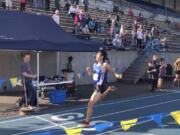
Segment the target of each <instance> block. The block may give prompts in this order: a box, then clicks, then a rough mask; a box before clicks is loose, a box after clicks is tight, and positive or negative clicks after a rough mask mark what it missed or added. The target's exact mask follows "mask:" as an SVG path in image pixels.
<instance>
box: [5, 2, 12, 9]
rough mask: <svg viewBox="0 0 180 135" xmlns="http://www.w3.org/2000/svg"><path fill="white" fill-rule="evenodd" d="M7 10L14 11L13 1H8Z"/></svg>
mask: <svg viewBox="0 0 180 135" xmlns="http://www.w3.org/2000/svg"><path fill="white" fill-rule="evenodd" d="M5 2H6V9H7V10H11V9H12V0H6V1H5Z"/></svg>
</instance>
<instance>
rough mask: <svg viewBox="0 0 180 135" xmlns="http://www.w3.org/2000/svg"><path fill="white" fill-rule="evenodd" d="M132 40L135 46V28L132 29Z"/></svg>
mask: <svg viewBox="0 0 180 135" xmlns="http://www.w3.org/2000/svg"><path fill="white" fill-rule="evenodd" d="M131 34H132V40H131V45H132V46H135V45H136V30H135V28H133V29H132V33H131Z"/></svg>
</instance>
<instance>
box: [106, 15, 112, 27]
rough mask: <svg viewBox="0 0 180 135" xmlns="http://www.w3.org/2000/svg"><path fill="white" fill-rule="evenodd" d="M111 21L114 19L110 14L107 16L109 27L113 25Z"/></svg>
mask: <svg viewBox="0 0 180 135" xmlns="http://www.w3.org/2000/svg"><path fill="white" fill-rule="evenodd" d="M111 22H112V20H111V15H109V16H108V18H107V20H106V24H107V25H108V27H110V26H111Z"/></svg>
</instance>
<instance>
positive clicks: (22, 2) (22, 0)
mask: <svg viewBox="0 0 180 135" xmlns="http://www.w3.org/2000/svg"><path fill="white" fill-rule="evenodd" d="M26 2H27V1H26V0H19V3H20V11H25V10H26Z"/></svg>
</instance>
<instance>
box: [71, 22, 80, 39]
mask: <svg viewBox="0 0 180 135" xmlns="http://www.w3.org/2000/svg"><path fill="white" fill-rule="evenodd" d="M73 33H74V34H76V35H78V36H79V35H81V34H82V26H81V24H80V22H78V23H77V25H76V26H75V30H74V32H73Z"/></svg>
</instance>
